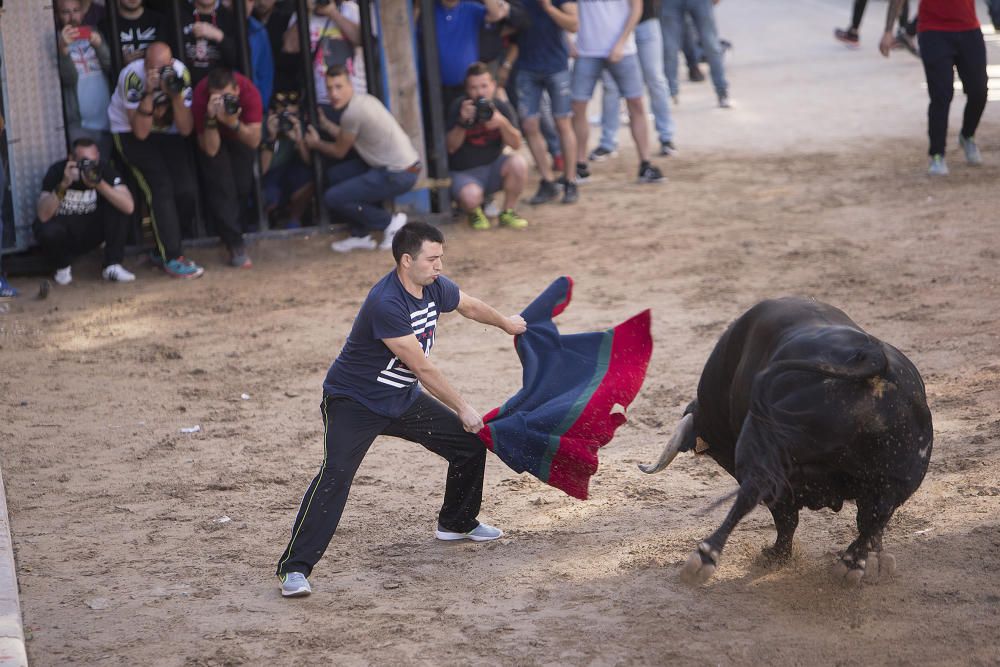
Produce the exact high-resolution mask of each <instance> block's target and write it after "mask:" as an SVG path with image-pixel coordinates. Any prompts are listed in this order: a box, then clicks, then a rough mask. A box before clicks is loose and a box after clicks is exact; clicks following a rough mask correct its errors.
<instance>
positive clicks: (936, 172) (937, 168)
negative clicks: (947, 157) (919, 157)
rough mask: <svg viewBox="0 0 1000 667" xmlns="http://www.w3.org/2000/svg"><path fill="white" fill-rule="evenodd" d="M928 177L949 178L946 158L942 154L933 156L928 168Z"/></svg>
mask: <svg viewBox="0 0 1000 667" xmlns="http://www.w3.org/2000/svg"><path fill="white" fill-rule="evenodd" d="M927 175H928V176H947V175H948V165H947V164H946V163H945V161H944V156H943V155H941V154H938V155H932V156H931V163H930V166H928V167H927Z"/></svg>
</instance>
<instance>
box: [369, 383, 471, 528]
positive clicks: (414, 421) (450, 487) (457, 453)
mask: <svg viewBox="0 0 1000 667" xmlns="http://www.w3.org/2000/svg"><path fill="white" fill-rule="evenodd" d="M382 433H383V434H384V435H391V436H394V437H397V438H403V439H404V440H409V441H411V442H416V443H418V444H421V445H423V446H424V447H426V448H427V449H429V450H430V451H432V452H434V453H435V454H438V455H439V456H443V457H444V458H445V459H447V460H448V464H449V465H448V475H447V477H446V481H445V492H444V503H443V505H442V506H441V512H440V514H438V525H439V526H440V527H441V528H443V529H444V530H447V531H451V532H456V533H467V532H469V531H470V530H473V529H474V528H475V527H476V526H478V525H479V521H477V520H476V517H477V516H479V509H480V506H481V505H482V500H483V474H484V473H485V471H486V445H484V444H483V442H482V441H481V440H480V439H479V437H478V436H476V435H475V434H473V433H469V432H467V431H466V430H465V429H464V428H462V422H461V421H460V420H459V418H458V415H456V414H455V413H454V412H452V411H451V410H449V409H448V408H446V407H445V406H444V405H442V404H441V403H439V402H438V401H437V400H435V399H434V398H431V397H430V396H428V395H427V394H426V393H421V394H420V396H419V397H418V398H417V400H416V402H415V403H414V404H413V405H412V406H411V407H410V409H409V410H407V411H406V412H405V413H404V414H403V415H402V416H401V417H399V418H398V419H394V420H392V422H391V423H390V424H389V426H387V427H386V428H385V429H384V430H383V431H382Z"/></svg>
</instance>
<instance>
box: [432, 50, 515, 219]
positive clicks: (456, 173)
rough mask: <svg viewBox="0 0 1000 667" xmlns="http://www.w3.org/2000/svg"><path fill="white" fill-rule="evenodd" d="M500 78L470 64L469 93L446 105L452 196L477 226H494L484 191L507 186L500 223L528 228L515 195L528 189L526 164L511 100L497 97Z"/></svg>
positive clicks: (503, 188) (468, 74)
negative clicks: (508, 149)
mask: <svg viewBox="0 0 1000 667" xmlns="http://www.w3.org/2000/svg"><path fill="white" fill-rule="evenodd" d="M496 90H497V84H496V81H495V80H494V79H493V75H492V74H491V73H490V71H489V68H487V67H486V65H484V64H483V63H479V62H475V63H472V64H471V65H469V68H468V69H467V70H466V73H465V96H464V97H462V98H459V99H457V100H455V101H454V102H452V103H451V108H450V109H449V110H448V128H449V129H448V135H447V144H448V168H449V170H450V172H451V196H452V198H453V199H455V200H456V201H457V202H458V204H459V206H461V207H462V210H464V211H465V212H466V214H467V215H468V218H469V224H470V225H471V226H472V228H473V229H477V230H485V229H489V228H490V220H489V218H487V217H486V214H485V213H484V212H483V201H484V200H485V198H486V196H488V195H491V194H493V193H494V192H499V191H500V190H503V193H504V205H503V209H502V211H501V212H500V216H499V223H500V226H501V227H510V228H511V229H524V228H525V227H527V226H528V221H527V220H525V219H524V218H522V217H521V216H519V215H518V214H517V212H516V211H515V208H516V206H517V200H518V199H520V197H521V192H523V191H524V181H525V178H526V177H527V174H528V164H527V162H525V161H524V158H523V157H521V156H520V155H518V154H517V153H512V154H509V155H508V154H505V153H504V147H505V146H510V147H511V148H513V149H514V150H517V149H518V148H520V146H521V133H520V132H518V130H517V120H516V117H515V115H514V110H513V109H512V108H511V106H510V105H509V104H508V103H507V102H504V101H503V100H501V99H498V98H496V97H495V95H496Z"/></svg>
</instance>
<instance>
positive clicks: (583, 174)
mask: <svg viewBox="0 0 1000 667" xmlns="http://www.w3.org/2000/svg"><path fill="white" fill-rule="evenodd" d="M589 180H590V169H589V168H588V167H587V163H585V162H577V163H576V182H577V184H580V183H586V182H587V181H589Z"/></svg>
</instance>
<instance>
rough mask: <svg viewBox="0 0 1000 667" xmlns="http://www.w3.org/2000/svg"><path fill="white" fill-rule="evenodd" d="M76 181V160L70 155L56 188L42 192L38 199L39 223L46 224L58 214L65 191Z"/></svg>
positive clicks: (77, 170) (78, 174)
mask: <svg viewBox="0 0 1000 667" xmlns="http://www.w3.org/2000/svg"><path fill="white" fill-rule="evenodd" d="M78 180H80V168H79V167H78V166H77V165H76V160H74V159H73V156H72V155H71V156H70V157H69V159H68V160H66V166H65V167H64V168H63V177H62V180H61V181H60V182H59V185H57V186H56V188H55V190H53V191H51V192H42V194H41V195H39V197H38V211H37V213H38V220H39V222H42V223H46V222H48V221H49V220H51V219H52V218H54V217H55V215H56V213H58V212H59V205H60V204H61V203H62V200H63V198H64V197H65V196H66V190H68V189H69V186H71V185H73V183H75V182H76V181H78Z"/></svg>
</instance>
